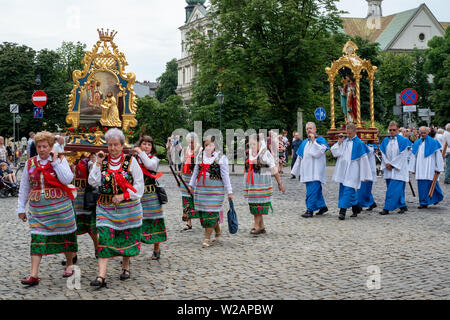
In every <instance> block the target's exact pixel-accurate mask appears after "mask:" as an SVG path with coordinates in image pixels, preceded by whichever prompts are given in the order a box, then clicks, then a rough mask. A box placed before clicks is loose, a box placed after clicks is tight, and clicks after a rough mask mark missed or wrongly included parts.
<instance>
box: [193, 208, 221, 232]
mask: <svg viewBox="0 0 450 320" xmlns="http://www.w3.org/2000/svg"><path fill="white" fill-rule="evenodd" d="M198 216H199V218H200V223H201V224H202V227H203V228H215V227H216V226H217V224H218V223H219V218H220V213H219V212H206V211H198Z"/></svg>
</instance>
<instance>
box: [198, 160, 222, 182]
mask: <svg viewBox="0 0 450 320" xmlns="http://www.w3.org/2000/svg"><path fill="white" fill-rule="evenodd" d="M221 157H222V155H221V154H220V153H219V155H218V156H217V157H216V160H215V161H214V162H213V163H212V164H210V165H209V168H208V173H209V178H210V179H211V180H222V175H221V173H220V164H218V163H217V162H218V161H219V160H220V159H221ZM217 159H219V160H217ZM200 163H203V153H202V155H201V156H200ZM200 170H201V168H200Z"/></svg>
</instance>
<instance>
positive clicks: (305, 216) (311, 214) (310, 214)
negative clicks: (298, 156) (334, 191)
mask: <svg viewBox="0 0 450 320" xmlns="http://www.w3.org/2000/svg"><path fill="white" fill-rule="evenodd" d="M302 217H303V218H312V217H313V213H312V212H311V211H306V212H305V213H304V214H302Z"/></svg>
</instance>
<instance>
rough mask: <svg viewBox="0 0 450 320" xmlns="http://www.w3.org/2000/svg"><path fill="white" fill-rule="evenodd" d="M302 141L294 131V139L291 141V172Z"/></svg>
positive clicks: (293, 176)
mask: <svg viewBox="0 0 450 320" xmlns="http://www.w3.org/2000/svg"><path fill="white" fill-rule="evenodd" d="M302 142H303V141H302V140H301V139H300V135H299V133H298V132H297V131H294V139H293V140H292V145H291V146H292V163H291V171H292V168H293V167H294V165H295V161H297V157H298V155H297V150H298V148H299V147H300V145H301V144H302ZM295 178H296V177H295V175H293V174H292V178H291V179H295Z"/></svg>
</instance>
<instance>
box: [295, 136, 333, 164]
mask: <svg viewBox="0 0 450 320" xmlns="http://www.w3.org/2000/svg"><path fill="white" fill-rule="evenodd" d="M310 140H311V139H309V138H308V139H305V140H303V142H302V144H301V145H300V147H299V148H298V149H297V155H298V156H299V157H300V158H302V159H303V152H304V151H305V147H306V144H307V143H308V141H310ZM316 141H317V143H318V144H322V145H325V146H326V147H327V150H328V149H330V147H329V146H328V143H327V140H325V138H324V137H316Z"/></svg>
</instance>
